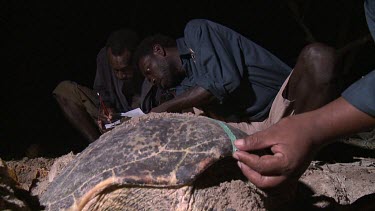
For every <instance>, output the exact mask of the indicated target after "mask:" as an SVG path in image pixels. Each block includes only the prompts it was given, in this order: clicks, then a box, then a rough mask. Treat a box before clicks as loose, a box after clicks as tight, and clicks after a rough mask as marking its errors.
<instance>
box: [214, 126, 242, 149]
mask: <svg viewBox="0 0 375 211" xmlns="http://www.w3.org/2000/svg"><path fill="white" fill-rule="evenodd" d="M213 120H214V121H215V122H217V123H218V124H219V125H220V127H221V128H223V130H224V132H225V133H226V134H227V135H228V137H229V139H230V142H231V143H232V149H233V153H234V152H235V151H237V150H238V149H237V147H236V146H235V145H234V141H235V140H236V139H237V138H236V136H235V135H234V134H233V132H232V130H231V129H230V128H229V127H228V126H227V125H226V124H225V123H224V122H222V121H218V120H215V119H213Z"/></svg>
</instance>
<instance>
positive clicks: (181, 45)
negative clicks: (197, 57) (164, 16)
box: [176, 37, 190, 57]
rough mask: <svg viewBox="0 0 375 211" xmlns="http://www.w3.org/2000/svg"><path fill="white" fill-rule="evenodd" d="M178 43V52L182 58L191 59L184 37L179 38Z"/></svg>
mask: <svg viewBox="0 0 375 211" xmlns="http://www.w3.org/2000/svg"><path fill="white" fill-rule="evenodd" d="M176 43H177V49H178V52H179V53H180V56H181V57H186V56H187V57H190V50H189V48H188V47H187V46H186V43H185V39H184V38H183V37H181V38H178V39H177V40H176Z"/></svg>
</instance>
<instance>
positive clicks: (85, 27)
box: [0, 0, 375, 159]
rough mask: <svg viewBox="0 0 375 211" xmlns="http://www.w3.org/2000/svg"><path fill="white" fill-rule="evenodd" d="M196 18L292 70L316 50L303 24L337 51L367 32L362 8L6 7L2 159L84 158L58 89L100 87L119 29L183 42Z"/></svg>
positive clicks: (351, 70) (0, 11)
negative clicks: (306, 50) (107, 46)
mask: <svg viewBox="0 0 375 211" xmlns="http://www.w3.org/2000/svg"><path fill="white" fill-rule="evenodd" d="M288 2H289V3H291V2H292V3H293V5H294V6H296V8H298V12H299V14H297V13H293V12H292V10H291V9H290V8H291V7H288V5H289V6H290V4H288ZM293 14H294V15H293ZM295 17H297V19H296V18H295ZM194 18H205V19H210V20H212V21H215V22H218V23H221V24H223V25H226V26H228V27H230V28H232V29H234V30H236V31H238V32H240V33H242V34H243V35H245V36H247V37H249V38H250V39H252V40H253V41H255V42H257V43H258V44H260V45H262V46H263V47H265V48H267V49H268V50H270V51H271V52H273V53H274V54H275V55H277V56H278V57H279V58H281V59H282V60H283V61H284V62H286V63H287V64H289V65H290V66H291V67H293V66H294V64H295V61H296V58H297V56H298V53H299V52H300V50H301V49H302V48H303V47H304V46H305V45H306V44H308V43H309V42H310V41H308V40H307V39H306V34H305V32H304V30H303V28H302V27H301V25H300V24H299V23H298V21H301V22H302V23H303V24H304V26H305V27H307V28H308V29H309V30H310V32H311V34H312V35H313V37H314V39H315V40H316V41H319V42H323V43H326V44H328V45H331V46H333V47H335V48H337V49H340V48H341V47H343V46H345V45H346V44H348V43H350V42H352V41H354V40H356V39H358V38H360V37H362V36H364V35H366V34H368V29H367V25H366V21H365V18H364V12H363V1H358V0H336V1H333V0H314V1H298V0H295V1H271V0H257V1H254V0H253V1H251V0H248V1H220V2H218V1H213V0H211V1H204V0H200V1H196V0H190V1H178V0H176V1H172V2H164V1H152V2H147V1H125V0H123V1H74V2H73V1H26V0H25V1H18V0H14V1H0V27H1V28H0V35H1V37H2V38H1V39H0V40H1V43H0V44H1V46H2V54H1V64H2V65H1V67H0V68H1V73H2V77H1V78H2V81H1V95H0V96H1V113H0V114H1V116H0V118H1V122H0V126H1V131H0V134H1V137H0V157H2V158H4V159H12V158H14V159H16V158H20V157H22V156H25V155H28V153H29V154H30V149H31V148H32V147H31V148H30V146H34V147H35V146H38V147H39V150H38V155H39V156H55V155H61V154H64V153H67V152H70V151H72V150H73V151H75V152H79V151H80V150H82V149H83V148H84V147H85V146H86V145H87V143H85V142H84V140H83V138H82V137H81V136H80V135H79V134H78V133H77V132H76V131H75V130H74V129H73V128H72V127H71V126H70V125H69V124H68V122H67V121H66V120H65V117H64V116H63V115H62V113H61V112H60V110H59V108H58V106H57V104H56V102H55V101H54V99H53V97H52V94H51V93H52V90H53V89H54V88H55V86H56V85H57V84H58V83H59V82H60V81H62V80H73V81H76V82H78V83H80V84H83V85H86V86H88V87H92V84H93V79H94V74H95V68H96V63H95V62H96V55H97V53H98V52H99V50H100V48H102V47H103V45H104V43H105V41H106V38H107V36H108V35H109V33H110V32H111V31H112V30H115V29H118V28H121V27H131V28H133V29H135V30H136V31H138V33H139V34H140V35H141V37H145V36H147V35H151V34H153V33H157V32H160V33H163V34H167V35H170V36H173V37H176V38H177V37H179V36H182V32H183V29H184V25H185V24H186V23H187V22H188V21H189V20H190V19H194ZM297 20H298V21H297ZM374 52H375V50H374V45H373V42H367V43H366V44H365V45H361V46H359V47H358V48H355V49H354V50H353V51H351V54H349V55H350V56H348V59H346V61H347V66H346V67H347V68H346V69H343V71H342V73H343V74H342V75H343V76H344V77H343V79H342V82H343V85H344V86H346V85H347V84H349V83H350V82H352V81H354V80H356V79H358V78H359V77H360V76H361V75H363V74H366V73H368V72H369V71H371V70H372V68H374V67H375V62H374V59H373V58H374V55H375V53H374ZM28 150H29V152H27V151H28ZM31 154H34V155H36V153H31Z"/></svg>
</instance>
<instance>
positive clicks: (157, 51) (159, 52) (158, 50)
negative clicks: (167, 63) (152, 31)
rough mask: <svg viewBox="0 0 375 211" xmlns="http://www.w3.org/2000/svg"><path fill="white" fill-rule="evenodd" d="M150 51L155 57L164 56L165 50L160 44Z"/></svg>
mask: <svg viewBox="0 0 375 211" xmlns="http://www.w3.org/2000/svg"><path fill="white" fill-rule="evenodd" d="M152 50H153V52H154V54H155V55H160V56H165V49H164V48H163V46H161V45H160V44H155V45H154V46H153V47H152Z"/></svg>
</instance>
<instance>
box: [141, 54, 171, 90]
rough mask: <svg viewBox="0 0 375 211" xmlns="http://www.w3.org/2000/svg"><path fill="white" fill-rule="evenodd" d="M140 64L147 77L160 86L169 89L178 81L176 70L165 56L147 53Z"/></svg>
mask: <svg viewBox="0 0 375 211" xmlns="http://www.w3.org/2000/svg"><path fill="white" fill-rule="evenodd" d="M138 65H139V69H140V70H141V72H142V74H143V75H144V76H145V78H146V79H147V80H148V81H150V82H151V83H152V84H154V85H156V86H158V87H161V88H163V89H169V88H172V87H175V86H176V85H177V83H178V81H177V79H178V78H177V77H176V76H175V75H174V72H175V71H173V69H172V67H171V65H170V64H169V63H168V61H167V60H166V58H165V57H162V56H160V55H147V56H144V57H142V58H141V59H140V60H139V63H138Z"/></svg>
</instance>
